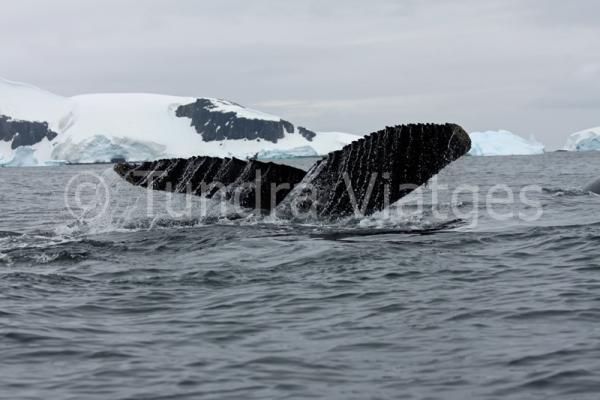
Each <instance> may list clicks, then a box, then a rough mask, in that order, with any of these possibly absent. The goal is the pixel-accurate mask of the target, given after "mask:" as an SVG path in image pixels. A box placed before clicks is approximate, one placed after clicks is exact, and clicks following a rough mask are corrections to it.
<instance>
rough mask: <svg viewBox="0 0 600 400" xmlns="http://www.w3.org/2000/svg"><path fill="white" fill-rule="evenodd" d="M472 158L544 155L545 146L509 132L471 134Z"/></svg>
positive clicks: (470, 153)
mask: <svg viewBox="0 0 600 400" xmlns="http://www.w3.org/2000/svg"><path fill="white" fill-rule="evenodd" d="M469 136H470V137H471V151H470V152H469V155H472V156H510V155H530V154H542V153H543V152H544V145H543V144H542V143H540V142H538V141H536V140H535V139H529V140H526V139H524V138H522V137H521V136H518V135H515V134H514V133H512V132H509V131H503V130H500V131H486V132H473V133H470V134H469Z"/></svg>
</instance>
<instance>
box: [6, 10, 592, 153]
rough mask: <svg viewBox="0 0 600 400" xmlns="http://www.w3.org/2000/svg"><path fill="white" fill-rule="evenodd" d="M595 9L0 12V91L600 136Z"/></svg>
mask: <svg viewBox="0 0 600 400" xmlns="http://www.w3.org/2000/svg"><path fill="white" fill-rule="evenodd" d="M599 16H600V1H596V0H570V1H564V0H490V1H485V0H472V1H471V0H464V1H458V0H438V1H436V0H428V1H418V0H414V1H413V0H369V1H366V0H330V1H326V0H289V1H288V0H210V1H204V0H164V1H163V0H145V1H140V0H101V1H96V0H52V1H47V0H37V1H36V0H18V1H17V0H5V1H3V2H2V8H1V11H0V49H1V56H0V76H2V77H4V78H7V79H11V80H17V81H25V82H29V83H33V84H35V85H37V86H41V87H43V88H45V89H48V90H50V91H53V92H56V93H59V94H63V95H74V94H81V93H89V92H155V93H165V94H175V95H187V96H197V97H200V96H210V97H220V98H226V99H229V100H233V101H236V102H238V103H241V104H243V105H246V106H249V107H253V108H257V109H260V110H262V111H266V112H271V113H274V114H276V115H279V116H282V117H284V118H286V119H289V120H290V121H292V122H296V123H300V124H304V125H306V126H308V127H310V128H312V129H314V130H321V131H323V130H338V131H346V132H351V133H367V132H371V131H373V130H377V129H380V128H382V127H384V126H386V125H393V124H398V123H405V122H446V121H450V122H456V123H459V124H461V125H462V126H463V127H465V128H466V129H467V130H468V131H476V130H489V129H494V130H495V129H507V130H511V131H513V132H515V133H518V134H520V135H522V136H525V137H528V136H530V135H533V136H535V137H536V138H538V139H539V140H541V141H543V142H544V143H545V144H546V145H547V146H548V148H549V149H555V148H558V147H562V146H563V144H564V142H565V140H566V136H567V135H568V134H569V133H572V132H574V131H577V130H581V129H584V128H590V127H593V126H598V125H600V39H599V38H600V22H599Z"/></svg>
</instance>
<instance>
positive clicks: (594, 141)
mask: <svg viewBox="0 0 600 400" xmlns="http://www.w3.org/2000/svg"><path fill="white" fill-rule="evenodd" d="M565 150H568V151H593V150H600V126H599V127H597V128H591V129H585V130H583V131H579V132H575V133H573V134H572V135H570V136H569V138H568V139H567V143H566V144H565Z"/></svg>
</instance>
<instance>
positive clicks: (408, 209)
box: [0, 153, 600, 400]
mask: <svg viewBox="0 0 600 400" xmlns="http://www.w3.org/2000/svg"><path fill="white" fill-rule="evenodd" d="M290 162H292V161H290ZM312 162H314V160H308V159H301V160H294V161H293V163H296V165H299V166H302V167H304V168H308V167H309V166H310V164H311V163H312ZM599 175H600V156H599V155H598V154H596V153H586V154H583V153H580V154H572V153H552V154H546V155H541V156H527V157H485V158H475V157H465V158H463V159H461V160H459V161H458V162H456V163H454V164H452V165H451V166H450V167H448V168H447V169H445V170H444V171H443V172H442V173H441V174H440V175H439V176H438V177H437V178H436V180H435V181H434V182H432V183H430V184H429V185H428V186H427V187H425V188H424V189H423V190H422V191H420V192H417V193H413V194H412V195H411V196H409V198H407V199H405V200H404V201H403V202H402V204H401V205H399V206H397V207H395V208H394V209H393V211H392V212H390V213H381V214H379V215H376V216H373V217H370V218H364V219H360V218H354V219H350V220H346V221H340V222H338V223H331V224H328V225H323V224H319V223H318V222H314V223H307V224H302V225H298V224H293V223H290V222H288V221H282V220H277V219H275V218H270V217H265V216H254V215H241V216H240V215H238V216H236V217H235V218H234V217H233V216H234V215H235V214H234V213H229V212H220V211H219V212H216V211H215V210H217V209H219V210H221V207H222V205H220V204H207V203H206V202H203V201H202V200H201V199H197V198H194V199H190V198H187V197H186V196H183V195H169V194H166V193H150V194H148V193H147V192H146V191H145V190H143V189H140V188H136V187H132V186H129V185H128V184H126V183H125V182H122V181H121V180H120V179H119V178H118V177H117V176H116V174H114V173H113V172H112V171H111V170H110V168H109V167H108V166H106V165H104V166H100V165H99V166H63V167H53V168H15V169H9V168H5V169H0V360H1V361H0V398H6V399H198V398H210V399H214V398H220V399H226V398H231V399H267V398H272V399H283V398H290V399H291V398H327V399H367V398H373V399H375V398H381V399H384V398H406V399H457V400H463V399H597V398H598V396H599V395H600V249H599V246H600V212H599V210H600V197H599V196H596V195H593V194H589V193H585V192H583V191H582V190H581V187H582V186H583V185H584V184H585V183H587V182H588V181H590V180H592V179H594V178H597V177H598V176H599ZM94 182H96V183H94ZM497 185H502V186H497Z"/></svg>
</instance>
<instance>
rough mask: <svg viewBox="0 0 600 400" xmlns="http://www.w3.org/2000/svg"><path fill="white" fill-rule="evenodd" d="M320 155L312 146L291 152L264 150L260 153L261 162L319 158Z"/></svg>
mask: <svg viewBox="0 0 600 400" xmlns="http://www.w3.org/2000/svg"><path fill="white" fill-rule="evenodd" d="M317 156H319V154H318V153H317V152H316V150H315V149H313V148H312V147H310V146H303V147H296V148H293V149H289V150H263V151H261V152H260V153H258V155H257V158H258V159H260V160H282V159H286V158H297V157H317Z"/></svg>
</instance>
